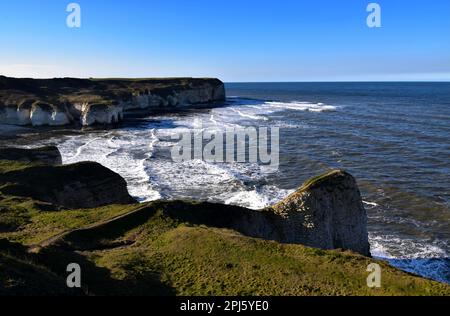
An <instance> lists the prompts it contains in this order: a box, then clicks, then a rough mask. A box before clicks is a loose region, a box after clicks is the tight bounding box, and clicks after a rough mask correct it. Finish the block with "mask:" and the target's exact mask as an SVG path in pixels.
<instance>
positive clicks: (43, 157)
mask: <svg viewBox="0 0 450 316" xmlns="http://www.w3.org/2000/svg"><path fill="white" fill-rule="evenodd" d="M0 160H12V161H20V162H25V163H38V164H44V165H61V164H62V157H61V153H60V152H59V150H58V148H57V147H55V146H47V147H40V148H34V149H24V148H12V147H6V148H0Z"/></svg>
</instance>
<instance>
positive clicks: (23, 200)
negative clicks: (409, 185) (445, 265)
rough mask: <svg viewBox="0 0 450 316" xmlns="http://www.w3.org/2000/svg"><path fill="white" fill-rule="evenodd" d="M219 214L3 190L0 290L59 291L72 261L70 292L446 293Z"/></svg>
mask: <svg viewBox="0 0 450 316" xmlns="http://www.w3.org/2000/svg"><path fill="white" fill-rule="evenodd" d="M2 164H3V170H6V169H8V170H11V169H12V170H17V169H18V168H19V169H20V170H21V172H24V171H26V170H27V168H29V163H28V162H18V161H7V160H4V161H3V162H2ZM8 164H10V165H11V166H10V167H9V168H8V167H7V165H8ZM49 168H51V167H49ZM1 172H2V171H1V170H0V173H1ZM219 208H220V206H218V205H215V204H208V203H201V204H197V203H191V202H183V201H178V202H162V201H160V202H151V203H146V204H127V205H107V206H102V207H97V208H87V209H52V208H49V207H48V203H44V202H42V201H38V200H35V199H32V198H30V197H26V196H21V197H17V196H11V195H6V194H4V193H2V190H1V184H0V239H3V241H2V242H0V293H1V294H17V293H23V294H66V293H67V292H66V289H65V287H64V284H65V277H66V266H67V264H68V263H72V262H77V263H79V264H80V265H81V267H82V272H83V278H82V284H83V291H82V292H81V293H76V292H70V293H69V294H91V295H92V294H96V295H115V294H116V295H120V294H121V295H450V286H448V285H446V284H442V283H438V282H434V281H430V280H426V279H423V278H420V277H417V276H413V275H411V274H408V273H405V272H402V271H399V270H398V269H395V268H393V267H391V266H389V265H388V264H387V263H384V262H381V261H377V260H375V259H372V258H368V257H364V256H361V255H357V254H354V253H351V252H345V251H339V250H332V251H324V250H319V249H314V248H309V247H305V246H302V245H298V244H280V243H278V242H275V241H267V240H262V239H257V238H251V237H248V236H245V235H242V234H240V233H239V232H237V231H235V230H231V229H226V228H223V227H220V223H219V222H220V221H218V220H210V219H209V216H208V214H214V212H216V211H217V214H221V215H220V216H225V215H224V213H223V212H222V211H220V210H219ZM224 219H225V218H224ZM372 262H376V263H379V264H380V265H381V267H382V287H381V288H378V289H371V288H368V287H367V285H366V278H367V276H368V272H366V269H367V266H368V264H370V263H372ZM5 267H8V268H5ZM37 284H38V285H39V286H37Z"/></svg>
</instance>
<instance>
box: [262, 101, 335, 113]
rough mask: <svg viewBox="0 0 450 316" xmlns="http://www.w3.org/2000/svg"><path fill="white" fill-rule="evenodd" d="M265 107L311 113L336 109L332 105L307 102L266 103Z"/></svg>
mask: <svg viewBox="0 0 450 316" xmlns="http://www.w3.org/2000/svg"><path fill="white" fill-rule="evenodd" d="M265 105H268V106H269V107H273V108H275V109H282V110H298V111H311V112H326V111H335V110H337V109H338V107H336V106H333V105H325V104H323V103H307V102H266V103H265Z"/></svg>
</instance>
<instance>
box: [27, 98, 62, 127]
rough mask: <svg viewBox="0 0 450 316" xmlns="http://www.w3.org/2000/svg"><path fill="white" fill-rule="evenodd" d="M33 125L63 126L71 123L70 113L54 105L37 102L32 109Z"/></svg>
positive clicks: (31, 118)
mask: <svg viewBox="0 0 450 316" xmlns="http://www.w3.org/2000/svg"><path fill="white" fill-rule="evenodd" d="M30 120H31V125H33V126H44V125H46V126H63V125H67V124H70V119H69V114H68V113H66V111H65V110H63V109H59V108H57V107H55V106H53V105H50V104H46V103H41V102H36V103H34V104H33V106H32V107H31V111H30Z"/></svg>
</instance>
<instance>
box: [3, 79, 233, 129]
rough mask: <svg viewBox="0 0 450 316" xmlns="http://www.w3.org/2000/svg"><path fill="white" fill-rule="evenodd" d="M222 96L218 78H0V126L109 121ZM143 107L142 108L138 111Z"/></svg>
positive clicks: (209, 100) (108, 122)
mask: <svg viewBox="0 0 450 316" xmlns="http://www.w3.org/2000/svg"><path fill="white" fill-rule="evenodd" d="M224 100H225V87H224V84H223V83H222V82H221V81H220V80H218V79H208V78H205V79H197V78H167V79H74V78H61V79H18V78H8V77H4V76H0V124H11V125H32V126H63V125H68V124H81V125H83V126H91V125H95V124H102V125H110V124H114V123H118V122H120V121H121V120H123V118H124V117H125V116H126V115H127V114H128V113H130V112H133V111H136V110H140V111H141V112H140V113H141V114H143V115H148V114H150V113H151V112H152V111H158V110H171V109H176V108H180V107H188V106H193V105H200V104H212V103H215V102H220V101H224ZM142 110H145V111H142Z"/></svg>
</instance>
